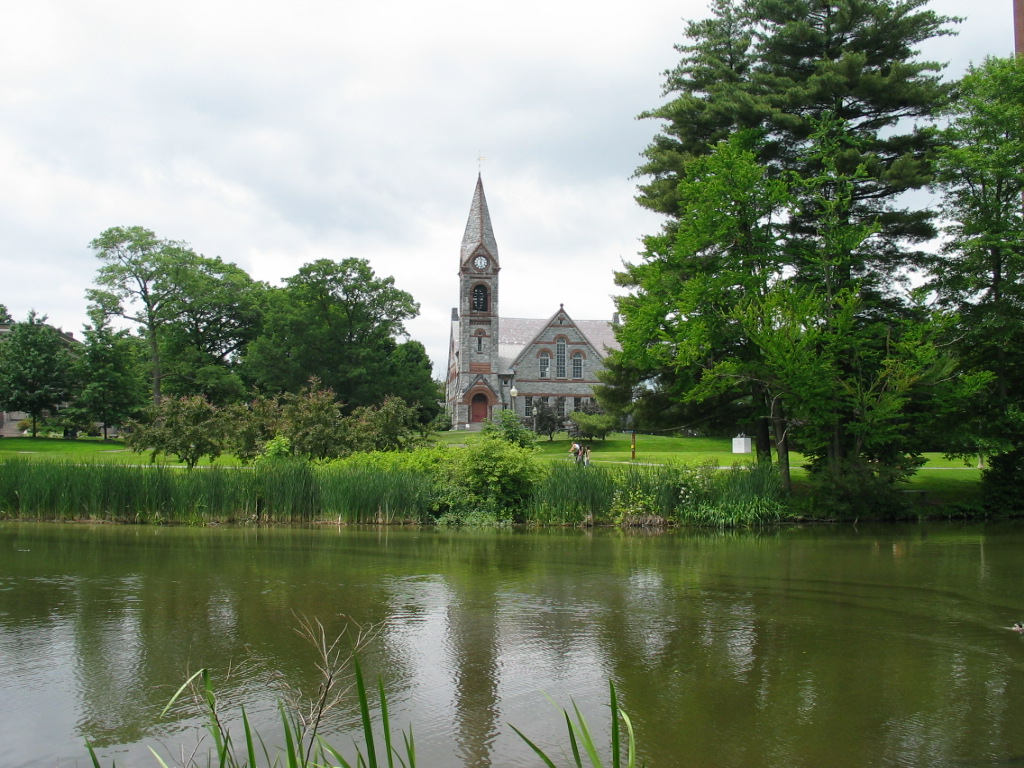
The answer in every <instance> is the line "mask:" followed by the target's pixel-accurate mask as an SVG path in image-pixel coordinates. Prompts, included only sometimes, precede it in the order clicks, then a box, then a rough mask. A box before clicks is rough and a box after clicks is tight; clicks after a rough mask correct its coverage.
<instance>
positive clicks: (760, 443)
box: [751, 382, 772, 465]
mask: <svg viewBox="0 0 1024 768" xmlns="http://www.w3.org/2000/svg"><path fill="white" fill-rule="evenodd" d="M751 389H752V394H753V400H754V402H755V403H757V402H760V403H763V404H764V405H765V406H767V407H768V408H769V410H770V409H771V404H770V399H769V396H768V393H767V392H766V391H765V388H764V386H762V385H761V384H760V383H759V382H754V383H753V384H752V386H751ZM770 422H771V417H770V416H763V417H761V418H759V419H758V420H757V421H756V422H755V423H754V449H755V451H756V452H757V463H758V464H767V465H770V464H771V463H772V436H771V423H770Z"/></svg>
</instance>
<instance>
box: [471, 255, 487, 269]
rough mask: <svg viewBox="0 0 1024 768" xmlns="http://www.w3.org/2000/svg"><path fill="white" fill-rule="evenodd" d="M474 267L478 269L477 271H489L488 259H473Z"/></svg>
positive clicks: (478, 257) (482, 257)
mask: <svg viewBox="0 0 1024 768" xmlns="http://www.w3.org/2000/svg"><path fill="white" fill-rule="evenodd" d="M473 266H474V267H476V268H477V269H487V257H486V256H477V257H476V258H475V259H473Z"/></svg>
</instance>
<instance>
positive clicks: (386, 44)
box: [0, 0, 1012, 367]
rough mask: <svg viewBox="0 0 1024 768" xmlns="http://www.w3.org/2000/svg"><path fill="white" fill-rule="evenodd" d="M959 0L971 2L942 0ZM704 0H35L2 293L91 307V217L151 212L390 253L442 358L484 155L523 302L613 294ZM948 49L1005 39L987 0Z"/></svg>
mask: <svg viewBox="0 0 1024 768" xmlns="http://www.w3.org/2000/svg"><path fill="white" fill-rule="evenodd" d="M932 7H934V8H935V9H936V10H938V11H939V12H941V13H948V14H957V13H965V11H964V10H963V8H962V5H955V4H954V3H953V2H952V0H941V1H940V2H936V3H934V4H933V6H932ZM705 8H706V6H705V4H704V3H703V2H699V1H698V0H682V2H676V3H670V2H668V1H667V0H644V2H641V3H633V4H627V3H619V4H605V5H595V4H594V3H588V2H583V0H544V1H542V0H522V1H521V2H518V3H497V2H469V1H468V0H439V1H438V2H435V3H413V2H409V0H394V1H392V2H381V3H357V2H354V0H298V1H297V2H289V3H287V4H286V3H283V2H269V1H267V0H253V2H249V3H241V2H237V0H230V1H229V0H182V1H181V2H175V3H170V2H167V1H166V0H154V1H153V2H146V3H139V2H129V0H91V1H90V2H88V3H74V2H69V0H48V1H47V0H36V2H33V3H21V4H17V5H15V6H12V7H11V8H9V9H6V10H5V24H4V30H3V31H2V32H0V167H2V168H3V169H4V182H5V183H4V185H3V186H2V187H0V254H2V260H3V261H2V263H3V274H4V280H3V283H2V285H3V290H2V291H0V302H2V303H4V304H6V305H7V306H8V308H9V309H10V310H11V311H12V313H13V314H14V316H15V317H16V318H21V317H24V316H25V314H26V313H27V312H28V310H29V309H30V308H35V309H37V310H38V311H40V312H43V313H46V314H48V315H49V316H50V317H51V319H52V320H53V321H54V322H56V323H58V324H60V325H62V326H64V328H65V329H67V330H75V331H78V330H79V329H80V326H81V324H82V323H83V322H84V321H85V300H84V298H83V294H84V291H85V289H86V288H87V287H88V286H89V285H90V283H91V281H92V278H93V276H94V273H95V269H96V266H97V262H96V261H95V259H94V257H93V256H92V253H91V252H90V250H89V248H88V243H89V241H90V240H91V239H92V238H94V237H96V236H97V235H98V234H99V233H100V232H101V231H103V230H104V229H106V228H107V227H110V226H115V225H136V224H138V225H142V226H146V227H148V228H150V229H153V230H154V231H156V232H157V234H159V235H160V236H162V237H168V238H173V239H179V240H186V241H188V242H190V243H191V244H192V245H193V247H194V248H195V249H196V250H197V251H199V252H202V253H206V254H208V255H219V256H221V257H223V258H225V259H227V260H229V261H234V262H236V263H238V264H239V265H240V266H242V267H243V268H245V269H246V270H248V271H249V272H250V274H252V275H253V276H254V277H256V278H258V279H263V280H267V281H269V282H277V281H278V280H280V279H282V278H284V277H286V276H288V275H291V274H294V273H295V271H296V270H297V269H298V268H299V266H301V265H302V264H304V263H307V262H309V261H312V260H314V259H317V258H334V259H341V258H345V257H348V256H359V257H365V258H368V259H369V260H370V261H371V263H372V265H373V267H374V269H375V270H376V271H377V273H378V274H388V275H394V276H395V278H396V282H397V284H398V285H399V286H400V287H402V288H404V289H405V290H408V291H409V292H411V293H412V294H413V295H414V297H415V298H416V300H417V301H418V302H419V303H420V305H421V312H422V314H421V317H420V318H418V319H417V320H416V321H414V322H413V323H410V326H409V329H410V332H411V333H412V336H413V337H414V338H417V339H419V340H421V341H423V342H424V343H425V344H426V346H427V350H428V352H429V353H430V355H431V357H432V358H433V360H434V362H435V365H436V366H438V367H440V366H442V365H443V364H444V357H445V355H446V353H447V342H448V320H449V317H450V311H451V306H452V305H453V304H454V303H455V301H456V289H457V281H456V277H455V271H456V268H457V258H458V252H459V243H460V240H461V237H462V230H463V227H464V224H465V217H466V215H467V213H468V209H469V202H470V199H471V195H472V190H473V184H474V183H475V176H476V172H477V165H478V161H477V157H478V155H480V154H483V155H484V156H485V157H486V160H484V161H483V175H484V183H485V187H486V191H487V195H488V200H489V203H490V206H491V213H492V216H493V219H494V226H495V230H496V234H497V237H498V246H499V249H500V252H501V261H502V266H503V271H502V311H503V313H505V314H513V315H525V316H547V315H548V314H550V313H551V312H553V311H554V310H555V309H556V308H557V305H558V304H559V303H562V302H564V303H565V305H566V308H567V309H568V310H569V311H570V312H571V313H572V314H573V315H574V316H576V317H579V318H585V317H609V316H610V314H611V312H612V311H613V307H612V302H611V300H610V299H609V298H608V296H609V294H611V293H613V292H614V291H615V287H614V285H613V284H612V271H613V270H615V269H616V268H618V267H619V266H620V263H621V259H622V258H623V257H625V258H629V257H631V256H632V255H633V254H634V253H635V252H636V250H637V247H638V239H639V237H640V236H641V235H642V234H644V233H646V232H652V231H654V230H655V229H656V227H657V219H656V218H655V217H654V216H652V215H651V214H649V213H647V212H645V211H642V210H640V209H639V208H638V207H637V206H636V205H635V203H634V202H633V194H634V186H635V182H634V181H632V180H631V179H630V176H631V174H632V172H633V171H634V169H635V168H636V166H637V165H638V164H639V161H640V158H639V153H640V152H641V151H642V150H643V148H644V146H645V145H646V144H647V142H648V141H649V140H650V138H651V137H652V136H653V134H654V132H655V130H656V129H657V125H656V124H655V123H654V122H652V121H640V122H638V121H636V120H635V116H636V115H637V114H638V113H639V112H641V111H642V110H644V109H647V108H650V107H653V106H655V105H656V104H657V103H659V101H660V98H661V95H660V94H661V86H662V72H663V71H664V70H666V69H668V68H670V67H672V66H673V65H674V64H675V63H676V61H677V59H678V54H677V53H676V52H675V51H674V50H673V48H672V46H673V44H675V43H678V42H680V40H681V34H682V30H683V18H684V17H702V16H704V15H705V13H706V10H705ZM966 13H967V14H968V19H967V21H966V22H965V23H964V25H962V34H961V35H960V37H959V38H944V39H943V40H941V41H938V43H929V44H928V46H927V47H926V48H925V52H926V54H927V55H928V56H930V57H933V58H937V59H953V60H954V61H955V63H954V65H953V66H952V67H951V68H950V74H951V75H955V74H958V73H959V72H960V71H962V69H963V67H964V66H965V64H966V62H967V61H968V60H972V59H973V60H980V59H981V58H982V57H983V56H984V55H986V54H989V53H992V54H1003V53H1008V52H1009V50H1010V46H1011V44H1012V40H1011V38H1010V30H1011V24H1010V13H1011V6H1010V3H1009V2H1008V0H1003V2H1001V3H996V2H995V0H981V1H980V2H977V3H975V4H973V5H972V6H971V7H970V8H969V9H968V10H967V11H966Z"/></svg>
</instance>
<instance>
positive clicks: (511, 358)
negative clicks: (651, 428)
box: [451, 317, 619, 373]
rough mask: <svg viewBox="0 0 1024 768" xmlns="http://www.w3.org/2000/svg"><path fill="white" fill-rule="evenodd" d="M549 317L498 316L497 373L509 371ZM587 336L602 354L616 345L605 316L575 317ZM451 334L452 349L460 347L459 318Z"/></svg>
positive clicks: (577, 325) (542, 328)
mask: <svg viewBox="0 0 1024 768" xmlns="http://www.w3.org/2000/svg"><path fill="white" fill-rule="evenodd" d="M549 322H550V318H525V317H503V318H501V319H499V320H498V373H508V371H509V368H510V367H511V366H512V363H513V362H515V359H516V358H517V357H519V353H520V352H522V351H523V347H525V346H526V345H527V344H529V343H530V342H531V341H533V340H534V338H536V336H537V334H538V333H540V332H541V331H542V330H544V328H545V327H547V325H548V323H549ZM573 322H575V324H576V327H577V328H579V329H580V331H581V332H582V333H583V335H584V336H586V337H587V340H588V341H589V342H590V343H591V345H593V347H594V349H596V350H597V351H598V352H599V353H601V355H606V354H608V350H609V349H618V348H619V344H618V342H617V341H615V332H614V330H613V328H614V326H613V325H612V324H611V323H609V322H608V321H607V320H575V321H573ZM451 338H452V340H453V342H454V343H455V349H456V350H458V347H459V322H458V320H453V321H452V335H451Z"/></svg>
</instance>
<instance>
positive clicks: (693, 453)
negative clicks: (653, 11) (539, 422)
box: [0, 432, 980, 525]
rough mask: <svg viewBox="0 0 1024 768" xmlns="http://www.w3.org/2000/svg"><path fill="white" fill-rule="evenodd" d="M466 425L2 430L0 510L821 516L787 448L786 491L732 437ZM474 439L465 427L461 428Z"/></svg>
mask: <svg viewBox="0 0 1024 768" xmlns="http://www.w3.org/2000/svg"><path fill="white" fill-rule="evenodd" d="M467 437H472V436H468V435H467V434H465V433H455V432H450V433H442V434H440V435H439V436H438V438H437V440H438V444H437V445H436V446H435V447H434V448H431V449H425V450H421V451H417V452H414V453H407V454H371V455H366V454H362V455H357V456H354V457H352V458H351V459H349V460H343V461H339V462H335V463H333V464H328V465H310V464H305V463H301V462H296V463H289V462H285V463H284V464H280V465H277V464H272V465H265V466H260V467H240V466H239V465H238V462H237V461H235V460H233V459H227V458H221V459H219V460H218V461H217V462H216V463H215V464H214V465H213V466H212V467H211V466H209V465H207V466H206V467H205V468H202V469H200V470H197V471H195V472H186V471H183V470H182V469H180V468H178V467H177V466H176V465H175V464H174V463H173V462H170V461H166V460H158V461H157V462H156V463H155V464H151V463H150V461H149V455H148V454H137V453H132V452H130V451H126V450H125V449H124V446H123V445H121V444H120V443H117V442H115V441H106V442H105V441H102V440H61V439H53V438H49V439H48V438H39V439H31V438H5V439H3V440H0V516H4V517H8V518H32V519H61V520H81V519H97V520H115V521H133V522H175V523H193V524H197V523H204V522H213V521H219V522H240V521H257V520H258V521H272V522H311V521H322V520H330V521H336V522H343V523H398V522H416V523H435V522H441V523H455V524H459V523H465V522H470V523H494V522H504V523H513V522H515V523H526V524H548V525H586V524H595V525H605V524H619V525H646V524H662V523H665V522H674V523H680V524H699V525H752V524H760V523H763V522H768V521H771V520H776V519H785V518H786V517H787V516H794V515H797V516H799V515H803V516H811V517H816V516H819V517H829V515H828V513H827V512H819V511H817V510H815V509H814V508H813V507H812V506H811V504H810V502H809V501H808V488H807V483H806V475H805V473H804V471H803V470H802V469H800V468H799V466H798V465H799V462H800V461H801V460H802V457H799V456H798V455H794V456H793V457H792V461H793V464H794V473H793V474H794V481H795V486H796V488H795V493H794V495H793V497H792V499H790V500H789V501H788V502H786V503H785V504H783V503H782V497H781V494H779V492H778V489H777V488H775V487H774V486H771V485H770V484H769V480H770V478H771V476H772V474H773V473H772V471H771V470H770V469H769V470H765V471H763V472H754V473H752V472H749V471H738V470H731V469H730V470H728V471H722V470H719V469H717V468H721V467H731V466H732V465H733V463H734V462H736V461H737V460H743V461H747V462H749V461H750V459H751V457H750V456H735V455H733V454H732V453H731V442H730V441H729V440H725V439H712V438H679V437H665V436H659V435H637V436H636V461H631V456H632V441H631V435H629V434H622V433H619V434H615V435H611V436H609V438H608V439H607V440H605V441H600V440H598V441H593V442H591V443H590V445H591V448H592V460H593V464H592V466H590V467H588V468H585V469H584V468H582V467H577V466H576V465H575V464H574V463H573V462H572V461H571V460H570V459H569V455H568V451H569V446H570V444H571V442H572V441H571V440H570V439H569V438H568V437H567V436H566V435H564V434H558V435H556V439H555V440H553V441H548V440H542V441H541V442H540V443H539V444H538V446H537V450H536V451H535V452H526V453H522V454H516V455H509V456H505V455H498V454H494V455H483V454H482V453H480V451H479V449H478V448H469V449H466V448H465V445H464V444H465V441H466V439H467ZM470 445H473V441H472V440H470ZM927 460H928V461H927V463H926V465H925V466H924V467H923V468H922V469H921V470H920V471H918V473H917V474H916V475H915V477H914V478H913V479H912V481H911V483H910V484H909V485H908V486H907V488H906V492H905V493H903V494H901V496H900V500H901V501H902V502H904V504H905V507H906V508H907V509H906V510H904V511H903V513H904V514H905V513H907V511H909V513H910V514H918V515H922V516H926V515H936V514H938V515H941V514H946V513H959V512H960V511H961V510H963V509H965V508H970V507H972V506H975V505H977V503H978V499H979V490H980V483H979V479H980V470H979V469H978V468H977V467H976V466H970V467H967V466H964V465H963V464H962V463H961V462H956V461H950V460H946V459H944V458H943V457H942V456H941V455H939V454H929V455H927Z"/></svg>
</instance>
